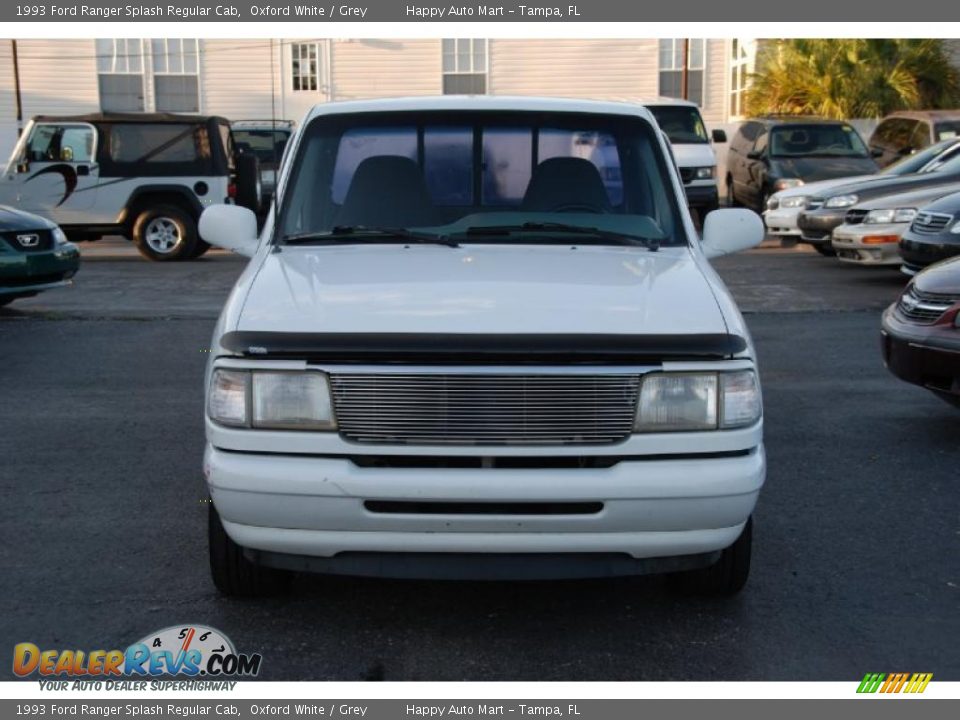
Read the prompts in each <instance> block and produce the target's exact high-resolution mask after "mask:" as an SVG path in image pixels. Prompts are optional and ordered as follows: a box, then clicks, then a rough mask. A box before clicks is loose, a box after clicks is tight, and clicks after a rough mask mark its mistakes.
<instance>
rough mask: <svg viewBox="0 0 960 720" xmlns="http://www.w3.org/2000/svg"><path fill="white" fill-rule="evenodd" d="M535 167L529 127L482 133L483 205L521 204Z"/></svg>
mask: <svg viewBox="0 0 960 720" xmlns="http://www.w3.org/2000/svg"><path fill="white" fill-rule="evenodd" d="M532 164H533V137H532V133H531V131H530V128H516V129H514V128H489V129H486V130H484V132H483V197H482V198H481V200H482V203H483V204H484V205H519V204H520V201H521V200H523V195H524V193H525V192H526V191H527V183H529V182H530V173H531V170H532V167H531V166H532Z"/></svg>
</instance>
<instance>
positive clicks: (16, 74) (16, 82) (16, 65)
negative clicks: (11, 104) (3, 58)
mask: <svg viewBox="0 0 960 720" xmlns="http://www.w3.org/2000/svg"><path fill="white" fill-rule="evenodd" d="M10 50H11V51H12V53H13V93H14V98H15V102H16V107H17V137H18V138H19V137H20V134H21V133H22V132H23V101H22V99H21V98H20V62H19V58H18V57H17V41H16V40H11V41H10Z"/></svg>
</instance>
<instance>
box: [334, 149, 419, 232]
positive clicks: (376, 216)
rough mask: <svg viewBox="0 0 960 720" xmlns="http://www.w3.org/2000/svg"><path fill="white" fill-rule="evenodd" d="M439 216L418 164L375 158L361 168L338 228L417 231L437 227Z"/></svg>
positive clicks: (403, 159)
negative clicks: (354, 227)
mask: <svg viewBox="0 0 960 720" xmlns="http://www.w3.org/2000/svg"><path fill="white" fill-rule="evenodd" d="M435 216H436V214H435V211H434V207H433V203H432V202H431V201H430V193H429V192H428V191H427V183H426V181H425V180H424V179H423V174H422V173H421V172H420V168H419V167H418V166H417V163H416V162H414V161H413V160H411V159H410V158H406V157H401V156H399V155H375V156H374V157H369V158H367V159H366V160H364V161H363V162H361V163H360V165H358V166H357V170H356V172H355V173H354V174H353V179H352V180H351V181H350V187H349V188H347V194H346V195H345V196H344V198H343V206H342V207H341V208H340V212H339V213H337V219H336V224H337V225H366V226H371V227H415V226H418V225H434V224H436V223H435Z"/></svg>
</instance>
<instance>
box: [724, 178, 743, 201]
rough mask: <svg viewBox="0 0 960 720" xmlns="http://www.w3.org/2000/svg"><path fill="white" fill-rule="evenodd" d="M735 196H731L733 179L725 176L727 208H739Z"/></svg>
mask: <svg viewBox="0 0 960 720" xmlns="http://www.w3.org/2000/svg"><path fill="white" fill-rule="evenodd" d="M739 206H740V203H738V202H737V198H736V196H735V195H734V194H733V178H732V177H731V176H730V175H727V207H739Z"/></svg>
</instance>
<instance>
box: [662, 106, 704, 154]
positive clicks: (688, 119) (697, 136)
mask: <svg viewBox="0 0 960 720" xmlns="http://www.w3.org/2000/svg"><path fill="white" fill-rule="evenodd" d="M647 109H648V110H649V111H650V112H651V113H653V116H654V117H655V118H656V119H657V124H658V125H659V126H660V129H661V130H663V131H664V132H665V133H666V134H667V137H668V138H670V142H672V143H674V144H675V145H689V144H691V143H707V142H710V140H709V139H708V138H707V129H706V128H705V127H704V125H703V118H702V117H701V116H700V111H699V110H697V108H695V107H688V106H686V105H652V106H649V107H648V108H647Z"/></svg>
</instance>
